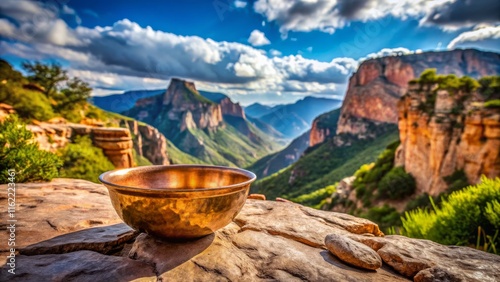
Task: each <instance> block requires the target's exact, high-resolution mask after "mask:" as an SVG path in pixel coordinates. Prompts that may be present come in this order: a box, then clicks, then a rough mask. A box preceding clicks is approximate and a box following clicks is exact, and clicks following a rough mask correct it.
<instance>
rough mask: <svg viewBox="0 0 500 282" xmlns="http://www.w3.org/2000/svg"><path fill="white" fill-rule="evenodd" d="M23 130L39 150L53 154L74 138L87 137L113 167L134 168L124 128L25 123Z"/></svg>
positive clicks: (128, 135) (128, 133)
mask: <svg viewBox="0 0 500 282" xmlns="http://www.w3.org/2000/svg"><path fill="white" fill-rule="evenodd" d="M26 128H27V129H29V130H30V131H31V132H33V135H34V137H35V140H36V141H37V143H38V144H39V147H40V149H42V150H47V151H51V152H55V151H57V150H58V149H61V148H64V147H65V146H66V145H67V144H68V143H69V142H71V140H72V139H73V138H74V137H75V136H77V135H80V136H81V135H89V136H90V137H91V138H92V141H93V144H94V146H96V147H98V148H101V149H102V151H103V153H104V155H105V156H106V157H107V158H108V159H109V160H110V161H111V163H112V164H113V165H114V166H115V167H116V168H128V167H133V166H134V165H135V164H134V159H133V154H132V148H133V142H132V136H131V135H130V131H129V130H128V129H126V128H119V127H95V126H90V125H83V124H76V123H58V124H54V123H50V122H37V123H36V124H28V125H27V126H26Z"/></svg>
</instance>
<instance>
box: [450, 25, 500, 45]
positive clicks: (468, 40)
mask: <svg viewBox="0 0 500 282" xmlns="http://www.w3.org/2000/svg"><path fill="white" fill-rule="evenodd" d="M478 46H482V47H484V46H491V47H492V49H493V50H497V51H498V50H500V25H499V26H479V27H478V28H476V29H475V30H471V31H466V32H463V33H461V34H459V35H458V36H457V37H456V38H454V39H453V40H452V41H451V42H450V43H449V44H448V49H454V48H457V47H478Z"/></svg>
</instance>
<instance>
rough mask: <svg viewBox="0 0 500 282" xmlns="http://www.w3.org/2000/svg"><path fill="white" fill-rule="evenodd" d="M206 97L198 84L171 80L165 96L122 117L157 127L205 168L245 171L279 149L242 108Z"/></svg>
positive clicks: (143, 103)
mask: <svg viewBox="0 0 500 282" xmlns="http://www.w3.org/2000/svg"><path fill="white" fill-rule="evenodd" d="M208 97H210V98H212V99H213V100H210V99H208V98H206V97H204V96H202V95H201V94H200V93H199V92H198V90H197V89H196V87H195V85H194V83H192V82H188V81H183V80H180V79H175V78H174V79H171V82H170V85H169V87H168V88H167V90H166V91H165V93H163V94H162V95H157V96H152V97H148V98H144V99H139V100H137V102H136V104H135V106H134V107H133V108H132V109H130V110H128V111H125V112H124V113H123V114H125V115H127V116H130V117H132V118H135V119H138V120H140V121H142V122H145V123H148V124H150V125H152V126H154V127H156V128H157V129H158V130H159V132H161V133H163V134H164V135H165V136H166V138H167V139H168V140H170V141H171V142H172V143H173V144H174V145H175V146H176V147H178V148H179V149H180V150H181V151H183V152H184V153H186V154H189V155H191V156H193V157H195V158H197V159H199V160H200V162H203V163H210V164H218V165H230V166H234V165H238V166H244V165H248V164H249V163H251V162H253V161H254V160H256V159H257V158H259V157H261V156H264V155H266V154H268V153H270V152H272V151H273V150H276V149H277V148H278V146H277V144H275V143H274V142H273V141H272V140H271V139H270V138H269V137H267V136H266V135H265V134H264V133H262V132H261V131H260V130H258V129H257V128H256V127H255V126H253V125H252V124H251V123H250V122H248V121H247V120H246V117H245V113H244V110H243V108H242V107H241V106H240V105H239V104H237V103H233V102H232V101H231V100H230V99H229V97H227V96H225V95H223V94H220V93H211V94H210V95H208Z"/></svg>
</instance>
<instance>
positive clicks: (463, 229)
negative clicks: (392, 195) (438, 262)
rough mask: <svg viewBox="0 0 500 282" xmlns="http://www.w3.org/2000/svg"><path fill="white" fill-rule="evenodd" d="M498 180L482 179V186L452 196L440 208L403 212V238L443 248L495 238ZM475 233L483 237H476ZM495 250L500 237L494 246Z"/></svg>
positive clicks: (499, 194) (499, 198)
mask: <svg viewBox="0 0 500 282" xmlns="http://www.w3.org/2000/svg"><path fill="white" fill-rule="evenodd" d="M499 201H500V178H495V179H488V178H486V177H483V178H482V179H481V183H480V184H478V185H475V186H469V187H467V188H464V189H463V190H461V191H456V192H453V193H452V194H451V195H450V196H449V197H448V198H447V199H444V200H443V201H442V202H441V205H440V207H439V208H438V207H435V206H434V210H432V211H428V210H423V209H417V210H414V211H410V212H406V213H405V216H404V217H403V218H402V219H401V220H402V223H403V234H404V235H407V236H409V237H414V238H422V239H430V240H432V241H435V242H438V243H441V244H446V245H469V246H470V245H480V241H481V240H483V241H484V240H487V237H488V236H489V238H490V239H492V238H494V234H495V233H497V232H498V229H499V227H500V217H499V216H498V215H499V214H500V204H499ZM478 230H482V231H484V233H485V234H486V236H481V235H478ZM491 243H492V244H493V246H494V245H497V246H498V243H499V237H498V236H496V238H495V240H494V242H491Z"/></svg>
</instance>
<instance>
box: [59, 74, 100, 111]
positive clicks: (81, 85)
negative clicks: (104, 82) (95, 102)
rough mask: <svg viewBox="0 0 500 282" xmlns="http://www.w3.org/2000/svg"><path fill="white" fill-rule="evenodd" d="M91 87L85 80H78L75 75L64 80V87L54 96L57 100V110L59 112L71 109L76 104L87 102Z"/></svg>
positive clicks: (76, 105) (75, 106)
mask: <svg viewBox="0 0 500 282" xmlns="http://www.w3.org/2000/svg"><path fill="white" fill-rule="evenodd" d="M91 93H92V88H91V87H90V85H89V84H88V83H87V82H84V81H82V80H80V79H79V78H77V77H74V78H71V79H69V80H68V81H66V88H63V89H62V90H61V91H60V93H58V94H57V95H55V96H54V99H55V100H56V102H57V106H56V108H57V110H58V111H59V112H63V111H72V110H73V109H75V108H77V107H78V106H80V105H82V104H85V103H87V99H88V98H90V94H91Z"/></svg>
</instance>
